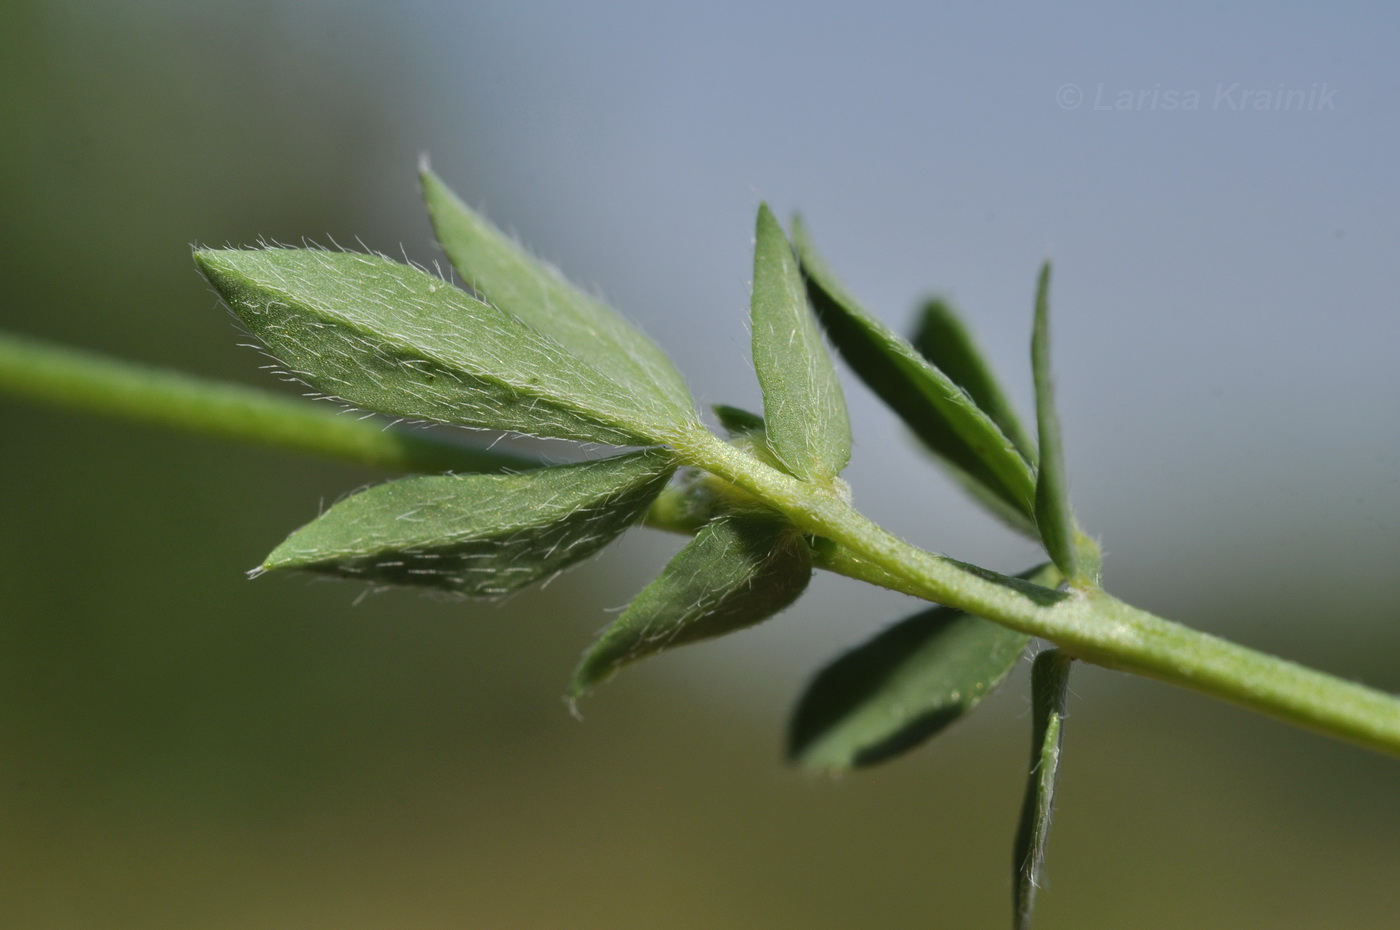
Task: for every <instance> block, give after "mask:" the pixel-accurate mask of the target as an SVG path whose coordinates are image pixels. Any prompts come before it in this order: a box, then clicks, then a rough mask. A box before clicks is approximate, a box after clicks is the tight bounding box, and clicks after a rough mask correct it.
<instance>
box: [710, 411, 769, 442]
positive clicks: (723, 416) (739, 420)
mask: <svg viewBox="0 0 1400 930" xmlns="http://www.w3.org/2000/svg"><path fill="white" fill-rule="evenodd" d="M711 409H712V410H714V412H715V416H716V417H718V418H719V425H720V426H723V427H724V431H725V432H726V433H728V434H729V436H730V438H731V439H732V438H735V437H739V436H755V435H759V436H761V435H762V434H763V433H764V432H765V431H766V430H765V426H764V423H763V417H761V416H759V415H758V414H756V413H750V412H749V411H747V410H744V409H742V408H740V407H731V406H729V405H728V404H715V405H714V406H713V407H712V408H711Z"/></svg>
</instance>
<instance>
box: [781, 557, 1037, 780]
mask: <svg viewBox="0 0 1400 930" xmlns="http://www.w3.org/2000/svg"><path fill="white" fill-rule="evenodd" d="M1020 577H1021V578H1023V579H1025V580H1027V581H1030V582H1032V583H1034V584H1041V585H1048V584H1053V583H1054V582H1056V581H1057V580H1058V577H1059V576H1058V574H1057V573H1056V571H1055V569H1054V568H1053V567H1051V566H1043V567H1041V568H1039V569H1034V570H1032V571H1029V572H1026V573H1025V574H1023V575H1021V576H1020ZM1029 641H1030V638H1029V637H1028V636H1026V635H1025V634H1024V633H1018V632H1016V631H1015V630H1009V629H1007V628H1006V627H1003V626H1000V625H998V624H995V623H992V622H991V621H989V620H983V619H982V618H980V617H974V616H972V615H970V614H966V613H963V612H962V611H958V610H953V609H952V608H949V607H934V608H932V609H930V610H926V611H924V612H923V613H919V614H915V615H914V616H912V617H909V618H908V619H906V620H903V621H901V622H899V623H897V624H895V625H894V626H892V627H890V628H889V629H887V630H885V631H884V632H882V633H880V634H879V635H878V636H876V637H874V638H873V639H871V640H868V641H867V642H865V643H863V644H861V645H860V646H857V647H856V648H855V649H853V650H851V651H850V652H848V653H846V654H845V655H843V656H841V657H840V658H838V659H836V661H834V662H832V663H831V664H830V665H828V666H826V668H824V669H822V670H821V671H820V672H819V673H817V676H816V677H815V678H814V679H813V680H812V683H811V684H810V685H809V686H808V687H807V690H806V692H805V693H804V694H803V695H802V698H801V700H800V701H798V704H797V710H796V712H795V713H794V714H793V718H792V722H791V725H790V727H789V731H788V758H789V759H791V760H792V761H793V762H794V763H796V764H797V765H799V766H801V767H803V768H806V769H811V770H816V771H829V772H839V771H844V770H847V769H852V768H858V767H860V766H864V765H870V764H873V763H875V762H881V761H884V760H886V759H890V758H893V757H894V756H897V755H900V754H901V753H904V752H907V751H908V750H910V749H913V748H914V747H916V746H918V745H919V744H920V743H922V742H924V741H925V740H927V739H928V738H929V737H931V736H933V735H934V734H936V733H938V732H939V731H941V730H942V729H943V728H945V727H947V726H948V725H949V724H951V723H952V722H953V721H955V720H957V719H959V718H961V717H962V716H963V715H965V714H967V713H968V712H969V711H971V710H972V709H973V708H974V707H976V706H977V705H978V703H980V702H981V700H982V699H983V698H984V697H986V696H987V695H988V694H989V693H991V691H992V690H993V689H995V688H996V687H997V685H999V684H1001V682H1002V681H1003V680H1004V679H1005V678H1006V676H1007V675H1008V674H1009V673H1010V671H1011V669H1012V668H1014V667H1015V665H1016V662H1017V661H1018V660H1019V659H1020V656H1021V653H1022V651H1024V649H1025V647H1026V644H1027V643H1028V642H1029Z"/></svg>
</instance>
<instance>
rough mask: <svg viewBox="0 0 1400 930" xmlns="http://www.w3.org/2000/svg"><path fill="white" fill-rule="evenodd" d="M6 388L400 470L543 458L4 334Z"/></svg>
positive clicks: (2, 378)
mask: <svg viewBox="0 0 1400 930" xmlns="http://www.w3.org/2000/svg"><path fill="white" fill-rule="evenodd" d="M0 392H5V393H10V394H15V395H18V396H20V397H24V398H27V399H30V400H39V401H43V402H45V403H49V404H55V405H58V406H62V407H68V408H70V409H75V410H81V411H86V412H89V413H99V414H103V415H106V416H114V417H121V418H123V419H128V420H135V421H138V422H142V423H148V424H151V425H155V426H165V427H171V428H174V429H180V430H184V431H186V432H191V433H198V434H202V435H205V436H213V437H217V438H220V439H234V440H239V441H241V442H249V443H254V444H256V445H263V446H272V447H275V448H279V449H290V450H293V451H296V452H309V453H313V454H315V455H324V456H329V457H331V458H336V459H341V460H344V461H349V462H354V463H356V464H359V465H368V466H370V467H372V468H386V469H392V470H396V471H421V472H442V471H502V470H509V469H517V468H529V467H532V466H537V465H539V464H540V462H539V461H537V460H535V459H531V458H528V457H525V456H521V455H516V454H513V453H510V452H505V451H497V450H493V449H483V448H480V447H473V446H469V445H465V444H461V443H456V442H452V441H450V440H448V439H445V438H443V437H442V436H441V435H440V434H439V435H433V434H430V433H428V432H426V431H419V432H414V433H410V432H406V431H403V430H395V429H387V428H386V424H385V421H384V420H382V419H380V418H378V417H375V418H373V419H368V420H362V419H358V418H357V417H356V416H355V415H354V414H353V413H349V412H346V411H345V410H343V409H341V408H339V407H334V406H331V405H329V404H320V405H318V404H310V403H307V402H306V401H305V400H302V399H298V398H293V397H287V396H284V395H281V394H274V393H272V392H270V391H263V390H259V389H257V388H248V387H242V386H240V385H235V384H226V383H224V382H219V381H211V380H208V379H205V378H196V377H193V376H191V375H186V374H182V373H180V372H174V371H165V370H161V369H158V368H151V367H148V366H145V365H137V364H133V363H131V362H124V361H119V360H117V359H113V358H109V357H107V356H103V355H97V354H94V353H91V352H84V351H81V350H78V349H70V348H66V347H63V346H57V345H54V344H53V343H50V342H45V341H42V340H39V339H31V338H28V337H25V336H17V335H13V334H9V333H0Z"/></svg>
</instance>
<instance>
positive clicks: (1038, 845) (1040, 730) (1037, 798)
mask: <svg viewBox="0 0 1400 930" xmlns="http://www.w3.org/2000/svg"><path fill="white" fill-rule="evenodd" d="M1071 662H1073V660H1072V659H1070V658H1069V657H1068V656H1066V655H1065V654H1064V653H1062V652H1060V651H1059V650H1058V649H1047V650H1046V651H1045V652H1042V653H1041V654H1040V655H1038V656H1036V657H1035V664H1034V665H1032V666H1031V703H1032V713H1033V714H1034V715H1035V720H1034V727H1033V732H1032V734H1031V770H1030V777H1029V778H1028V779H1027V781H1026V797H1025V801H1024V802H1023V803H1022V805H1021V822H1020V825H1019V826H1018V827H1017V828H1016V849H1015V853H1014V856H1013V860H1012V867H1013V869H1014V871H1015V879H1014V884H1013V885H1012V907H1013V910H1014V912H1015V927H1016V930H1030V925H1031V911H1032V910H1033V909H1034V907H1035V892H1036V889H1037V888H1039V887H1040V877H1041V873H1042V872H1043V870H1044V867H1045V847H1046V843H1047V841H1048V840H1049V839H1050V817H1051V814H1052V813H1053V812H1054V806H1055V782H1056V779H1057V778H1058V777H1059V774H1060V747H1061V745H1062V743H1063V741H1064V729H1063V727H1064V719H1065V705H1066V701H1067V697H1068V694H1069V669H1070V664H1071Z"/></svg>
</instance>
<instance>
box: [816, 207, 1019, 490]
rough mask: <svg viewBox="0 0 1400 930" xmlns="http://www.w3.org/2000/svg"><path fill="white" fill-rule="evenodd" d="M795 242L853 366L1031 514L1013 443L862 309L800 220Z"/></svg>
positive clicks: (903, 414) (940, 446) (832, 332)
mask: <svg viewBox="0 0 1400 930" xmlns="http://www.w3.org/2000/svg"><path fill="white" fill-rule="evenodd" d="M793 239H794V241H795V242H796V245H797V254H798V257H799V258H800V259H801V262H802V273H803V274H804V275H805V276H806V279H807V293H808V295H809V296H810V297H811V300H812V306H813V307H815V308H816V311H817V317H818V319H820V320H821V322H822V325H823V326H825V327H826V331H827V335H828V336H830V337H831V341H832V344H833V345H835V346H836V348H837V349H838V350H839V351H840V352H841V355H842V356H843V357H844V358H845V359H846V362H847V364H849V365H850V366H851V369H852V370H853V371H855V373H856V374H857V375H859V376H860V378H861V380H863V381H864V382H865V383H866V384H867V385H869V386H870V389H871V390H873V391H874V392H875V393H876V395H878V396H879V397H880V399H881V400H883V401H884V402H885V404H886V405H888V406H889V407H890V409H891V410H893V411H894V412H895V413H896V414H898V415H899V417H900V418H901V419H902V420H904V422H905V424H906V425H908V427H909V428H910V429H911V430H913V431H914V435H916V436H918V437H919V439H920V440H922V441H923V442H924V443H925V444H926V445H927V446H928V447H929V448H930V449H932V450H933V451H934V452H936V453H937V454H938V455H940V456H942V457H943V458H945V459H947V460H948V461H950V462H952V463H953V464H954V465H955V466H957V467H958V468H959V469H960V470H961V471H962V472H963V473H965V474H967V475H968V476H970V477H971V478H972V479H973V480H975V481H977V482H978V483H979V484H981V485H983V486H984V487H986V488H987V489H988V490H989V491H990V492H991V493H993V494H995V495H996V496H997V497H998V498H1000V499H1001V500H1003V501H1005V502H1006V504H1007V505H1008V506H1009V507H1010V508H1011V509H1012V510H1014V511H1017V512H1019V513H1022V514H1024V515H1026V516H1027V517H1028V518H1029V517H1032V515H1033V514H1034V509H1033V507H1034V500H1035V477H1034V475H1033V474H1032V472H1031V468H1030V466H1029V465H1027V464H1026V461H1025V459H1023V458H1022V457H1021V453H1020V452H1018V451H1017V449H1016V446H1015V445H1014V444H1013V443H1012V442H1011V440H1009V439H1007V438H1006V435H1005V434H1004V433H1002V431H1001V429H1000V428H999V427H998V426H997V425H996V423H995V422H993V421H992V419H991V418H990V417H989V416H988V415H987V414H986V413H984V412H983V411H982V410H981V409H980V408H979V407H978V406H977V404H976V403H975V402H974V401H973V399H972V398H971V397H969V396H968V394H967V393H966V392H965V391H963V390H962V389H961V388H959V387H958V386H957V385H956V384H954V383H953V381H952V379H950V378H949V377H948V376H947V375H945V374H944V373H943V372H941V371H939V370H938V369H937V368H935V367H933V366H932V365H930V364H929V363H928V362H927V361H926V360H925V359H924V357H923V356H921V355H920V354H919V352H918V350H917V349H915V348H914V347H913V346H912V345H910V344H909V341H908V340H907V339H905V338H904V337H903V336H900V335H899V334H898V333H896V332H894V331H893V330H891V329H890V328H889V327H887V326H885V325H884V324H883V323H881V322H880V321H879V320H876V319H875V318H874V317H872V316H870V314H868V313H867V312H866V311H865V310H864V309H862V308H861V306H860V304H858V303H857V302H856V300H855V298H853V297H851V296H850V294H849V293H848V292H847V291H846V289H845V288H844V287H843V286H842V284H841V283H840V281H838V280H837V278H836V276H835V275H833V274H832V273H831V271H830V269H829V268H828V267H827V266H826V263H825V262H824V261H822V259H821V256H819V255H818V254H817V251H816V249H815V248H813V246H812V243H811V239H810V238H809V236H808V235H807V231H806V230H805V229H804V228H803V226H802V224H801V223H800V222H798V223H794V225H793Z"/></svg>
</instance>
